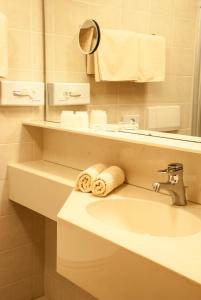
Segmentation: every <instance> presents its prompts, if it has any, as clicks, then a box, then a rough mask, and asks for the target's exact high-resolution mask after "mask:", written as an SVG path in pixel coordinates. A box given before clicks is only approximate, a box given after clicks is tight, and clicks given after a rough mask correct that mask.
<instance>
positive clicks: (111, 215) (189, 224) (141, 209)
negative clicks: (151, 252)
mask: <svg viewBox="0 0 201 300" xmlns="http://www.w3.org/2000/svg"><path fill="white" fill-rule="evenodd" d="M87 212H88V213H89V214H90V215H91V216H93V217H94V218H96V219H97V220H99V221H101V222H103V223H104V224H107V225H109V226H112V227H113V228H116V229H120V230H125V231H130V232H135V233H140V234H148V235H153V236H166V237H176V236H189V235H193V234H196V233H197V232H200V231H201V221H200V220H199V218H197V217H196V216H194V215H193V214H192V213H191V212H189V211H188V207H177V206H171V205H167V204H163V203H158V202H154V201H146V200H145V201H143V200H142V199H140V200H138V199H110V200H109V199H107V200H100V201H96V202H93V203H90V204H88V206H87Z"/></svg>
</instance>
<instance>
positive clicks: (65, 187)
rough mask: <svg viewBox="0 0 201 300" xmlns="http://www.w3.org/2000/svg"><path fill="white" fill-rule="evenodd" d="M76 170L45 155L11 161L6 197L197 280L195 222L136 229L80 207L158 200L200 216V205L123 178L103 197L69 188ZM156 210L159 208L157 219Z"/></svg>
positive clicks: (200, 234) (200, 237) (200, 259)
mask: <svg viewBox="0 0 201 300" xmlns="http://www.w3.org/2000/svg"><path fill="white" fill-rule="evenodd" d="M78 174H79V170H75V169H72V168H67V167H64V166H61V165H57V164H54V163H50V162H47V161H30V162H24V163H11V164H10V165H9V169H8V179H9V198H10V199H11V200H13V201H15V202H17V203H19V204H21V205H23V206H25V207H27V208H30V209H32V210H34V211H36V212H38V213H40V214H42V215H44V216H46V217H48V218H51V219H52V220H55V221H59V220H60V221H62V222H64V223H66V224H69V223H71V224H73V225H75V226H77V228H82V229H84V230H86V231H88V232H91V233H92V234H95V235H96V236H100V237H101V238H103V239H105V240H108V241H110V242H111V243H114V244H116V245H118V246H119V247H121V248H124V249H126V250H128V251H131V252H134V253H136V254H137V255H140V256H142V257H144V258H147V259H149V260H150V261H153V262H155V263H157V264H159V265H161V266H163V267H165V268H167V269H169V270H171V271H173V272H176V273H178V274H180V275H182V276H185V277H187V278H188V279H190V280H193V281H194V282H196V283H198V284H201V271H200V270H201V252H200V249H201V228H199V229H198V230H197V231H196V232H194V233H193V234H191V235H183V236H154V235H151V234H140V233H137V232H134V231H127V230H121V229H119V228H114V227H111V226H108V224H106V223H104V222H101V221H100V220H98V219H96V218H94V217H93V216H91V215H90V214H89V213H88V212H87V209H86V207H87V206H88V205H89V204H93V203H97V202H101V201H105V202H108V200H113V201H114V204H115V201H117V203H118V200H122V201H130V200H131V201H135V199H138V200H139V201H144V202H145V201H149V202H150V201H153V202H154V203H159V204H160V205H161V208H162V209H163V208H164V207H165V209H166V208H167V210H168V213H170V214H171V215H173V216H174V211H176V210H182V211H186V212H187V213H189V214H192V215H193V216H194V217H196V218H197V219H198V220H199V221H200V222H201V205H199V204H193V203H189V204H188V205H187V206H185V207H174V206H172V205H171V197H170V196H168V195H164V194H158V193H155V192H153V191H151V190H146V189H143V188H139V187H135V186H132V185H127V184H125V185H123V186H122V187H120V188H118V189H116V190H115V191H114V192H113V193H111V194H110V195H109V196H107V197H105V198H99V197H94V196H93V195H92V194H85V193H80V192H77V191H73V187H74V184H75V180H76V177H77V175H78ZM72 191H73V192H72ZM133 199H134V200H133ZM125 203H126V202H125ZM147 211H148V212H149V209H147ZM106 212H107V210H106ZM172 212H173V213H172ZM58 213H59V214H58ZM57 214H58V216H57ZM161 216H162V215H161V214H160V210H159V215H158V222H159V223H160V217H161ZM174 221H175V219H173V222H174ZM156 222H157V220H156ZM185 225H186V224H184V226H185ZM158 226H160V224H159V225H158Z"/></svg>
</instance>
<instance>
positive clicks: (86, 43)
mask: <svg viewBox="0 0 201 300" xmlns="http://www.w3.org/2000/svg"><path fill="white" fill-rule="evenodd" d="M99 42H100V28H99V26H98V23H97V22H96V21H94V20H92V19H89V20H86V21H85V22H84V23H83V24H82V26H81V28H80V31H79V45H80V49H81V51H82V53H83V54H92V53H94V52H95V51H96V49H97V48H98V45H99Z"/></svg>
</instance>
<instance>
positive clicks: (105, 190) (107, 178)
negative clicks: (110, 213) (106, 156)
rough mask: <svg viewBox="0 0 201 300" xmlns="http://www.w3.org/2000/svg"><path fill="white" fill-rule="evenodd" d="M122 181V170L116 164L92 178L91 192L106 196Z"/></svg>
mask: <svg viewBox="0 0 201 300" xmlns="http://www.w3.org/2000/svg"><path fill="white" fill-rule="evenodd" d="M124 182H125V174H124V171H123V170H122V169H121V168H119V167H117V166H111V167H109V168H107V169H106V170H104V171H103V172H102V173H100V174H99V175H98V176H97V177H96V178H95V179H94V181H93V182H92V193H93V194H94V195H95V196H99V197H104V196H107V195H108V194H109V193H110V192H111V191H113V190H114V189H115V188H117V187H118V186H120V185H121V184H123V183H124Z"/></svg>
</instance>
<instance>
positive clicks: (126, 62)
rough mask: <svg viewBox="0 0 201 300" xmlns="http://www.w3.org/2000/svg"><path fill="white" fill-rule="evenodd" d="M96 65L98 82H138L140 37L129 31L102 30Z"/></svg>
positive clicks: (95, 56) (95, 58)
mask: <svg viewBox="0 0 201 300" xmlns="http://www.w3.org/2000/svg"><path fill="white" fill-rule="evenodd" d="M94 65H95V79H96V81H133V80H137V78H138V35H137V34H136V33H135V32H133V31H129V30H112V29H101V39H100V44H99V47H98V49H97V50H96V52H95V53H94Z"/></svg>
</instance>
